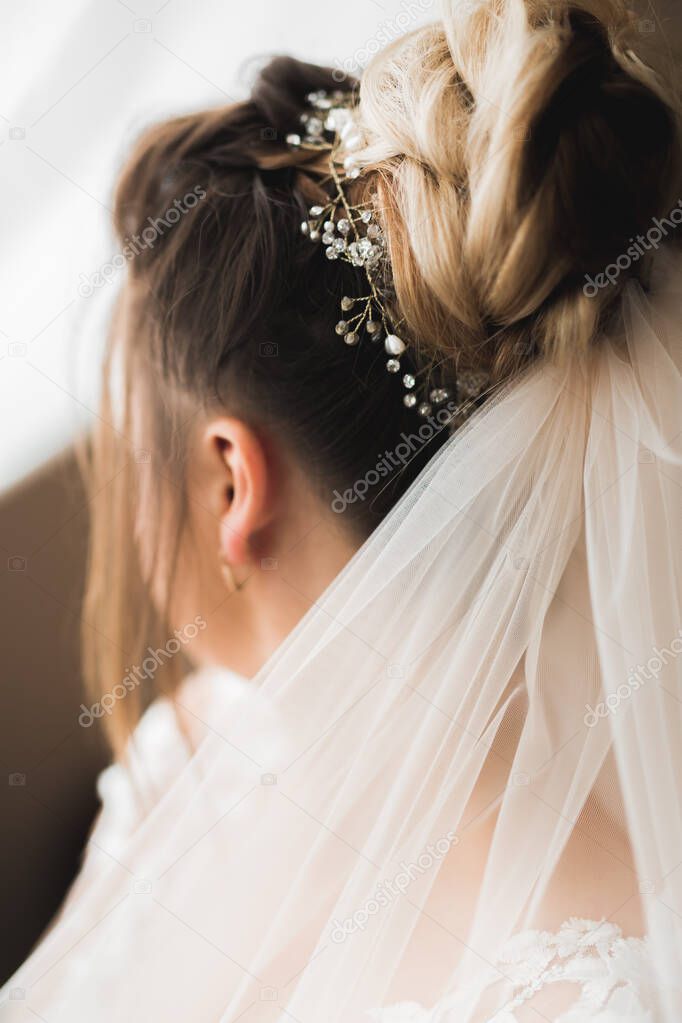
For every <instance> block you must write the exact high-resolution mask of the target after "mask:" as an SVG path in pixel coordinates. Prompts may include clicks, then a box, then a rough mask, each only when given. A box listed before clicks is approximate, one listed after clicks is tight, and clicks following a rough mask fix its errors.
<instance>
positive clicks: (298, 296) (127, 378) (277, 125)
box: [86, 0, 679, 716]
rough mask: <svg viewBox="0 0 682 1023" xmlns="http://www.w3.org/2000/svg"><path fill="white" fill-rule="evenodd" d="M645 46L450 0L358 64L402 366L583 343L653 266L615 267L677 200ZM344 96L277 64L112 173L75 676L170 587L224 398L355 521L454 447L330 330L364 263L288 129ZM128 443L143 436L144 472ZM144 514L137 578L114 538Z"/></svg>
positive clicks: (515, 10)
mask: <svg viewBox="0 0 682 1023" xmlns="http://www.w3.org/2000/svg"><path fill="white" fill-rule="evenodd" d="M648 39H649V37H648V36H645V35H642V34H640V33H638V32H637V23H636V22H634V21H633V20H632V19H631V18H630V17H629V16H628V15H627V14H626V13H625V11H624V9H623V7H622V6H621V4H620V3H619V2H617V0H593V2H589V3H588V2H585V3H577V2H576V3H571V4H567V3H553V4H551V5H550V4H546V3H540V2H528V3H523V2H522V0H480V2H477V0H446V2H445V3H444V8H443V21H442V23H439V24H437V25H434V26H429V27H426V28H423V29H420V30H418V31H416V32H414V33H412V34H411V35H409V36H407V37H405V38H403V39H400V40H398V41H397V42H395V43H394V44H392V45H391V46H390V47H389V48H388V49H387V50H386V51H385V52H383V53H382V54H380V55H379V56H378V57H377V58H376V59H375V60H374V62H373V63H372V65H371V66H370V68H369V69H368V70H367V72H366V73H365V75H364V76H363V81H362V85H361V88H360V107H359V113H358V120H359V125H360V127H361V129H362V134H363V135H364V148H363V149H362V150H361V152H360V153H359V154H356V155H357V156H358V158H361V159H362V160H363V161H364V166H365V170H364V172H363V174H362V175H361V176H360V177H359V178H358V179H357V180H355V181H353V182H351V183H349V186H348V187H349V192H352V194H353V196H358V197H360V198H359V199H358V201H362V202H372V203H373V204H374V206H375V209H376V213H377V216H378V217H379V219H380V221H381V227H382V230H383V233H384V236H385V238H386V242H387V250H388V254H389V262H390V280H389V282H388V283H389V291H388V293H387V296H386V301H387V304H388V306H389V308H390V312H391V317H392V319H393V320H394V322H398V321H400V322H401V334H403V333H404V334H405V336H406V337H408V339H409V341H410V342H411V343H410V348H409V354H408V356H407V357H406V360H405V365H406V368H409V359H411V360H412V363H413V367H412V368H413V371H414V372H415V373H420V372H422V373H423V372H425V371H426V370H425V368H426V369H428V367H431V366H433V365H434V364H435V363H437V364H438V366H439V372H440V374H441V379H443V380H444V382H447V381H448V380H452V381H453V382H454V381H456V377H457V375H458V374H459V373H460V372H461V371H462V369H473V370H479V369H480V370H484V371H485V372H486V373H488V374H492V378H493V381H495V380H504V379H506V378H508V377H509V376H510V375H512V374H513V373H514V372H515V371H516V370H517V369H519V368H520V367H521V366H523V365H525V364H527V363H528V362H529V361H531V360H532V359H534V358H537V357H543V356H545V357H550V358H567V357H570V356H572V355H580V354H581V353H584V352H585V351H587V350H588V349H589V348H590V346H591V345H592V344H593V343H594V342H595V341H597V339H598V337H599V334H600V331H601V330H602V328H603V325H604V323H605V321H606V318H607V317H608V316H611V315H613V314H614V310H617V305H618V295H619V293H620V291H621V289H622V286H623V284H624V283H625V281H626V280H627V279H628V278H629V277H631V276H633V275H636V276H638V277H640V278H641V279H642V280H644V281H646V274H647V272H648V264H649V262H650V260H649V258H648V256H649V251H648V250H647V249H645V247H644V246H643V245H642V244H641V243H640V242H637V243H636V244H638V245H639V248H640V249H641V254H640V253H639V252H635V253H634V254H633V253H632V250H631V253H630V256H629V257H628V256H627V253H628V249H629V246H631V245H632V242H631V239H633V238H636V237H637V236H638V235H640V236H642V235H643V234H644V233H646V232H648V231H649V230H650V229H651V227H652V225H653V221H652V218H654V217H662V216H664V215H665V214H666V213H668V212H670V210H671V207H672V205H673V202H674V200H676V198H677V197H676V196H675V189H676V188H677V186H678V182H679V177H678V174H679V162H678V149H679V135H678V122H677V106H676V100H675V97H674V95H673V90H672V86H671V85H670V83H669V82H667V81H666V78H665V76H664V75H661V74H660V73H658V72H656V71H654V69H653V67H652V66H650V62H649V58H648V56H647V55H646V54H645V53H644V45H643V44H644V42H646V41H647V40H648ZM639 54H641V56H640V55H639ZM337 87H338V86H337V82H336V81H335V76H334V75H333V74H332V73H331V72H330V71H328V70H325V69H323V68H319V67H315V66H313V65H308V64H302V63H300V62H298V61H295V60H292V59H288V58H278V59H276V60H274V61H273V62H272V63H271V64H269V65H268V66H267V67H266V68H265V69H264V70H263V71H262V72H261V74H260V76H259V77H258V79H257V82H256V84H255V86H254V89H253V92H252V95H251V97H250V98H249V99H248V100H246V101H244V102H243V103H238V104H236V105H233V106H230V107H226V108H220V109H217V110H212V111H208V112H202V113H198V114H191V115H187V116H184V117H180V118H177V119H175V120H172V121H169V122H167V123H165V124H162V125H161V126H159V127H156V128H154V129H152V130H151V131H149V132H148V133H147V134H145V135H144V136H143V138H142V139H141V141H140V142H139V144H138V146H137V148H136V150H135V151H134V153H133V155H132V157H131V160H130V162H129V164H128V166H127V167H126V169H125V170H124V173H123V175H122V178H121V181H120V184H119V188H118V192H117V197H116V216H115V220H116V227H117V231H118V233H119V237H120V239H121V242H122V244H123V245H124V246H125V247H126V248H127V249H131V250H132V251H133V255H132V256H130V257H129V260H130V262H129V267H130V270H129V281H128V284H127V287H126V289H125V292H124V295H123V300H122V303H121V307H120V314H119V316H118V317H117V320H116V324H115V330H114V332H113V335H112V347H111V355H110V360H109V364H108V368H107V372H108V374H109V379H110V384H112V385H113V386H111V387H110V389H109V401H110V406H109V407H108V408H107V406H106V404H105V410H104V415H103V418H104V419H106V418H107V417H108V416H109V417H111V419H112V421H113V424H114V427H115V428H114V429H113V430H111V429H108V428H106V427H103V428H102V429H101V430H100V435H99V436H98V437H97V438H96V439H95V474H94V476H93V488H94V489H93V493H94V494H98V493H100V494H101V493H105V492H106V500H101V499H100V501H99V502H98V503H97V506H96V507H95V514H94V516H93V537H92V553H91V568H90V580H89V589H88V602H87V614H86V617H87V618H88V620H89V622H95V623H97V622H99V623H100V626H101V631H102V632H103V633H104V634H105V635H106V636H108V637H110V639H109V640H107V641H106V642H104V641H103V640H102V637H101V636H100V635H99V634H97V633H92V632H90V631H89V630H88V629H86V640H87V642H86V656H87V661H86V670H87V673H88V674H89V675H90V677H91V679H97V677H98V676H99V678H100V679H102V678H104V677H105V676H106V677H108V678H109V679H111V678H112V677H116V674H117V673H118V672H120V671H121V670H122V669H123V666H122V664H121V665H120V666H119V667H118V668H117V667H116V666H115V664H114V661H115V659H116V657H119V660H120V656H119V654H117V653H116V650H115V648H116V647H117V648H118V651H119V652H120V651H121V650H125V651H127V658H126V659H127V660H131V659H132V658H133V657H134V650H135V649H136V646H135V644H136V642H138V641H139V642H141V643H142V647H144V643H145V640H147V639H148V637H149V628H148V626H147V625H146V624H145V619H144V618H143V617H142V616H141V615H140V614H139V611H138V606H139V601H140V600H141V599H142V597H141V596H140V593H141V592H144V590H145V585H146V581H145V579H144V578H143V577H144V576H145V574H147V575H148V574H149V572H148V569H149V563H150V562H155V561H156V562H163V564H164V565H166V566H167V572H166V577H165V584H164V585H165V588H166V592H168V590H169V588H170V586H171V585H172V566H173V563H174V558H175V556H176V554H177V543H178V536H179V534H180V532H181V529H182V518H183V512H184V509H183V502H185V503H186V497H185V495H184V482H185V466H184V461H183V459H184V458H185V456H186V438H187V424H188V423H191V422H192V419H193V417H194V416H195V415H196V414H197V413H198V412H199V410H202V409H207V408H208V409H212V408H224V409H227V410H228V411H229V412H230V414H233V415H235V416H238V417H240V418H242V419H244V420H245V421H246V422H248V423H249V424H251V425H253V426H254V427H255V428H256V429H258V430H260V431H262V432H264V433H265V434H268V435H270V436H272V437H274V438H276V440H277V442H278V443H281V444H282V445H284V446H286V448H287V450H289V451H290V452H291V453H292V454H293V457H295V458H296V459H297V461H298V463H299V464H300V465H301V466H302V467H303V468H304V469H305V472H306V474H307V476H308V478H309V480H310V481H311V485H312V486H313V487H314V488H315V489H316V491H317V492H318V494H319V495H320V496H322V498H323V499H324V500H326V501H328V502H329V503H330V504H331V502H332V499H333V497H334V494H335V493H336V494H337V495H342V496H341V498H338V496H337V502H338V500H340V501H341V506H342V507H344V508H346V509H347V511H348V514H347V517H346V518H345V519H344V521H348V522H349V523H351V524H352V528H353V529H354V530H355V532H356V534H357V535H359V536H364V535H366V534H367V533H368V532H370V531H371V529H372V528H373V526H374V524H375V523H377V522H378V521H380V519H381V517H382V516H383V515H384V514H385V513H386V512H387V510H388V509H389V508H390V507H391V505H392V504H393V503H395V501H396V500H397V499H398V497H399V496H400V495H401V494H402V493H403V491H404V490H405V489H406V487H407V486H408V485H409V483H410V482H411V481H412V480H413V479H414V478H415V476H416V475H417V474H418V472H419V471H420V470H421V468H422V467H423V466H424V465H425V464H426V462H427V460H428V458H429V457H430V455H431V454H432V453H433V451H434V449H435V448H436V447H437V446H438V445H439V444H441V443H443V442H444V440H445V439H446V435H447V430H446V429H443V428H442V422H441V423H438V422H435V423H427V424H425V423H424V422H423V421H421V422H420V420H419V419H418V418H417V417H416V414H415V412H414V411H413V410H412V409H409V408H406V407H405V405H404V404H403V401H402V400H401V396H402V389H401V383H400V380H398V379H396V376H395V375H392V374H389V373H387V372H386V356H385V354H383V348H382V346H381V345H372V344H371V342H370V343H362V344H359V345H356V346H354V347H349V346H347V345H344V344H343V342H342V341H341V339H340V338H339V337H338V335H337V334H336V332H335V329H334V326H335V323H336V321H337V320H338V319H339V303H340V300H341V297H342V296H343V295H345V294H349V295H358V294H359V293H363V292H361V291H360V292H359V291H358V289H362V288H363V279H362V277H361V276H360V275H359V271H358V270H357V269H356V268H355V267H353V266H349V265H348V264H346V263H344V262H343V261H341V260H326V259H324V258H323V254H322V252H321V251H320V249H319V247H317V246H315V245H312V244H311V243H310V240H309V239H308V238H306V237H305V236H304V235H303V234H302V233H301V230H300V224H301V222H302V221H303V220H304V219H305V218H306V215H307V210H308V208H309V207H310V205H311V204H314V203H318V202H320V200H321V199H323V198H324V197H325V195H326V191H325V190H326V188H327V187H328V184H327V179H328V173H329V163H328V154H321V153H320V152H317V151H311V150H307V149H305V148H295V147H292V146H291V145H289V144H288V143H287V136H288V135H289V134H290V133H291V132H295V131H297V130H299V131H300V117H301V112H302V110H303V109H304V108H305V106H306V96H307V94H309V93H310V92H311V91H315V90H320V89H323V90H329V91H333V90H334V89H336V88H337ZM171 213H172V215H171ZM671 226H673V225H672V224H671ZM659 233H660V231H659ZM671 233H674V232H671ZM650 248H651V246H649V249H650ZM124 251H125V249H124ZM623 254H625V256H626V258H627V259H629V263H628V264H627V266H626V265H625V262H626V260H625V259H623V258H620V259H619V257H623ZM609 264H611V265H612V266H614V267H615V268H616V270H617V273H614V272H611V274H610V276H611V278H612V282H610V283H609V284H608V286H607V287H602V286H601V280H602V278H601V277H600V276H599V275H601V274H603V273H604V271H605V269H606V267H607V266H609ZM595 275H596V276H595ZM587 281H598V282H599V283H598V284H592V286H591V289H590V287H588V286H587V284H586V282H587ZM365 286H366V281H365ZM121 372H122V374H123V386H120V382H121ZM401 444H402V447H403V452H405V449H407V453H406V454H404V455H402V456H401V455H398V457H397V458H395V457H393V455H394V454H395V453H396V452H397V451H398V450H399V447H398V446H399V445H401ZM129 445H132V447H133V448H135V447H138V448H143V449H147V448H149V449H152V459H153V464H152V467H151V469H150V468H148V467H147V466H146V465H145V461H144V460H143V461H142V463H141V464H140V463H139V462H136V461H135V459H134V458H133V457H131V450H129V448H128V446H129ZM384 456H387V457H386V458H384ZM380 463H382V464H380ZM370 474H371V475H372V479H371V482H368V481H369V479H370ZM358 481H360V483H362V484H363V493H362V494H360V490H359V487H358ZM112 490H113V491H114V493H112ZM368 491H369V493H368ZM171 505H172V506H173V511H172V513H171V512H169V511H168V509H169V507H170V506H171ZM160 508H163V509H164V515H163V519H164V521H163V522H161V521H160V520H161V518H162V516H161V515H160V513H159V512H158V509H160ZM155 510H157V511H155ZM336 510H339V508H338V507H337V508H336ZM150 517H151V518H154V519H155V521H154V523H153V525H154V528H155V530H156V531H157V533H158V539H157V549H156V551H155V553H154V554H152V555H149V553H147V562H148V564H147V570H145V568H144V565H143V566H142V567H138V559H137V558H136V557H135V556H134V555H133V554H132V553H131V554H130V555H129V556H126V554H125V553H124V545H125V543H126V542H127V540H129V539H130V537H132V536H133V535H136V534H137V535H139V534H140V530H141V529H142V528H143V527H144V520H145V518H147V519H149V518H150ZM166 520H167V521H166ZM141 523H142V524H141ZM161 526H163V528H161ZM112 549H116V550H118V552H119V553H118V557H117V558H115V559H113V561H112V559H111V557H110V551H111V550H112ZM135 591H137V596H135V595H134V593H135ZM152 614H153V615H154V617H155V618H156V626H157V628H159V630H160V633H161V634H163V632H164V627H163V624H162V622H161V621H160V620H159V616H158V614H157V613H156V612H152ZM166 629H167V626H166ZM126 636H127V637H128V639H127V640H125V639H124V637H126ZM131 636H132V637H136V638H133V639H131V638H130V637H131ZM111 640H113V643H112V642H111ZM112 651H113V654H112ZM112 657H113V659H112ZM100 685H101V683H100ZM126 705H127V706H126V709H127V710H129V711H130V710H133V716H134V713H135V711H134V709H133V708H134V701H133V700H127V701H126Z"/></svg>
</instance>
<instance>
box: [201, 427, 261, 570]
mask: <svg viewBox="0 0 682 1023" xmlns="http://www.w3.org/2000/svg"><path fill="white" fill-rule="evenodd" d="M203 443H204V450H205V454H206V455H208V457H209V460H210V461H211V462H212V463H213V465H214V470H215V474H214V482H213V484H212V489H213V495H212V501H211V503H212V505H213V507H214V508H215V509H216V511H217V514H218V518H219V523H220V525H219V530H220V540H219V548H220V554H221V556H222V557H223V558H224V559H225V561H227V562H228V563H229V564H231V565H245V564H248V563H249V562H250V561H251V559H252V556H253V555H252V551H251V538H252V537H253V536H254V534H256V533H257V532H258V531H259V530H261V529H263V528H264V527H265V526H266V525H268V523H269V521H270V520H271V518H272V491H273V489H274V488H273V481H272V478H271V468H270V466H269V462H268V458H267V454H266V450H265V447H264V445H263V441H262V440H261V439H260V437H259V436H258V435H257V434H256V432H255V431H254V430H252V429H251V427H249V426H247V425H246V424H245V423H244V422H242V421H241V420H239V419H233V418H231V417H228V416H221V417H220V418H217V419H213V420H211V422H210V423H209V425H208V427H207V428H206V430H205V432H204V441H203Z"/></svg>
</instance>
